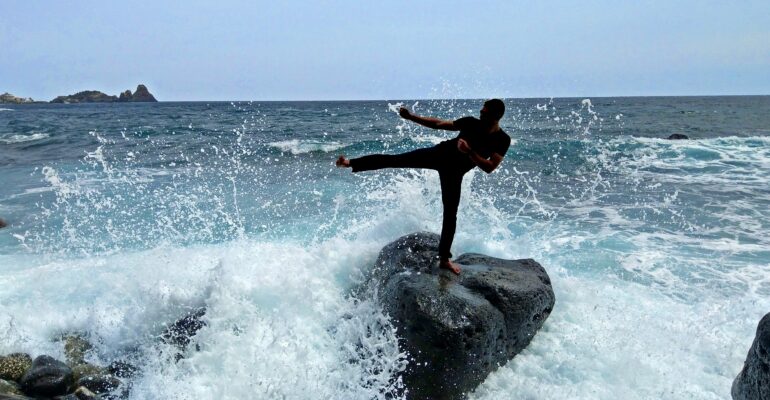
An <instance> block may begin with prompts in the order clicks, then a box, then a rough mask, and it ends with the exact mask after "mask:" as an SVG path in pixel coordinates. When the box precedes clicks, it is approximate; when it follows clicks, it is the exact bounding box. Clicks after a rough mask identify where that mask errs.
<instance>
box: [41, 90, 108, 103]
mask: <svg viewBox="0 0 770 400" xmlns="http://www.w3.org/2000/svg"><path fill="white" fill-rule="evenodd" d="M117 100H118V98H117V97H115V96H110V95H107V94H104V93H102V92H100V91H98V90H85V91H82V92H78V93H75V94H71V95H69V96H59V97H57V98H55V99H53V100H51V103H65V104H72V103H112V102H115V101H117Z"/></svg>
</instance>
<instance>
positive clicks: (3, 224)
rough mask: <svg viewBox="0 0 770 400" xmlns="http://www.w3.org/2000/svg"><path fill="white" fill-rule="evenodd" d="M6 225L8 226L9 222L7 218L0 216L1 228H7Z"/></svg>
mask: <svg viewBox="0 0 770 400" xmlns="http://www.w3.org/2000/svg"><path fill="white" fill-rule="evenodd" d="M6 226H8V224H7V223H6V222H5V220H3V219H2V218H0V229H2V228H5V227H6Z"/></svg>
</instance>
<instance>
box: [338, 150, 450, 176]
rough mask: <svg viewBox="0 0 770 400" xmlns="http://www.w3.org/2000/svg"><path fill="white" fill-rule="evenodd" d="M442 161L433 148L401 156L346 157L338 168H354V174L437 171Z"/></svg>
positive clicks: (339, 163) (339, 159)
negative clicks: (405, 169) (380, 170)
mask: <svg viewBox="0 0 770 400" xmlns="http://www.w3.org/2000/svg"><path fill="white" fill-rule="evenodd" d="M440 161H441V157H440V155H439V154H438V152H437V150H436V149H435V148H433V147H429V148H425V149H417V150H413V151H410V152H407V153H401V154H371V155H368V156H363V157H360V158H353V159H350V160H348V159H347V158H345V156H340V157H339V158H338V159H337V162H336V165H337V166H338V167H342V168H347V167H351V168H353V172H361V171H372V170H376V169H382V168H429V169H436V168H438V164H439V162H440Z"/></svg>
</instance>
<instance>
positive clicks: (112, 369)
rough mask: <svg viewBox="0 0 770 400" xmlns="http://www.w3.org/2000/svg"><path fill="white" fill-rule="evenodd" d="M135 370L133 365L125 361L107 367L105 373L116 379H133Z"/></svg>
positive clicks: (118, 361) (115, 362) (114, 362)
mask: <svg viewBox="0 0 770 400" xmlns="http://www.w3.org/2000/svg"><path fill="white" fill-rule="evenodd" d="M137 370H138V368H136V367H135V366H134V365H133V364H129V363H127V362H125V361H121V360H116V361H113V362H112V363H111V364H110V365H109V366H107V371H108V372H109V373H111V374H113V375H115V376H117V377H118V378H133V377H134V375H136V371H137Z"/></svg>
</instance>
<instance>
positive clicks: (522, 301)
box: [369, 233, 554, 399]
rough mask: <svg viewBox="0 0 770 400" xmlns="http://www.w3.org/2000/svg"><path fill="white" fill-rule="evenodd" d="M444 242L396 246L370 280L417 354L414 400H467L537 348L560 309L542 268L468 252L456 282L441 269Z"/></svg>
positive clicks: (409, 380) (426, 239)
mask: <svg viewBox="0 0 770 400" xmlns="http://www.w3.org/2000/svg"><path fill="white" fill-rule="evenodd" d="M438 241H439V236H438V235H435V234H432V233H415V234H410V235H407V236H404V237H401V238H400V239H398V240H396V241H395V242H393V243H390V244H389V245H387V246H385V247H384V248H383V249H382V251H381V252H380V255H379V257H378V259H377V261H376V264H375V267H374V268H373V270H372V272H371V273H372V276H371V280H370V281H369V287H370V288H372V289H376V290H375V292H374V293H376V294H377V297H378V299H379V301H380V302H381V303H382V305H383V308H384V309H385V311H386V312H387V313H388V314H389V315H390V316H391V318H392V320H393V323H394V325H395V326H396V328H397V330H398V333H399V337H400V338H399V339H400V342H399V345H400V346H401V347H402V349H403V350H405V351H406V352H407V353H408V354H409V359H410V362H409V366H408V367H407V370H406V371H405V372H404V375H403V380H404V383H405V385H406V387H407V390H408V396H409V398H412V399H461V398H464V397H465V395H466V393H468V392H470V391H472V390H473V389H475V388H476V387H477V386H478V385H479V384H480V383H481V382H483V381H484V379H485V378H486V377H487V375H488V374H489V373H490V372H492V371H493V370H495V369H496V368H497V367H498V366H499V365H502V364H505V363H506V362H508V361H509V360H510V359H512V358H513V357H514V356H515V355H516V354H518V353H519V352H520V351H521V350H522V349H524V348H525V347H526V346H527V345H528V344H529V342H530V341H531V340H532V337H533V336H534V334H535V333H536V332H537V330H538V329H540V327H541V326H542V325H543V323H544V322H545V320H546V318H548V316H549V315H550V313H551V310H552V309H553V305H554V294H553V289H552V288H551V281H550V278H549V277H548V274H547V273H546V271H545V270H544V269H543V267H542V266H540V264H538V263H537V262H535V261H533V260H503V259H498V258H494V257H489V256H485V255H481V254H464V255H462V256H460V257H459V258H457V259H456V260H455V261H456V262H457V263H459V264H461V268H462V269H463V271H462V273H461V274H460V275H459V276H455V275H453V274H452V273H450V272H448V271H445V270H439V269H438V265H437V264H438V263H437V252H436V249H437V248H438Z"/></svg>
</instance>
